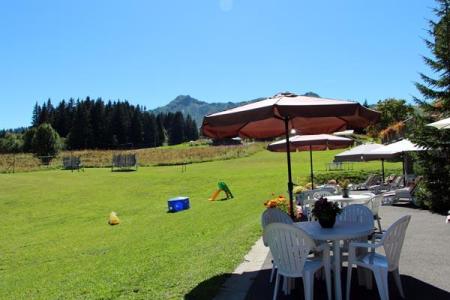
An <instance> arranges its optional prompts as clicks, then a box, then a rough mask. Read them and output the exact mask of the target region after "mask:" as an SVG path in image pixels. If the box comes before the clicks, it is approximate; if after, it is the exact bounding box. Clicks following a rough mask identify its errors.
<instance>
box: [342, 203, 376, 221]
mask: <svg viewBox="0 0 450 300" xmlns="http://www.w3.org/2000/svg"><path fill="white" fill-rule="evenodd" d="M339 223H346V224H348V223H352V224H361V225H368V226H373V214H372V211H371V210H370V209H369V208H368V207H367V206H365V205H362V204H350V205H347V206H345V207H344V208H343V209H342V211H341V213H340V214H338V215H337V216H336V224H339Z"/></svg>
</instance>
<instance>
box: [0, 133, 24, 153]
mask: <svg viewBox="0 0 450 300" xmlns="http://www.w3.org/2000/svg"><path fill="white" fill-rule="evenodd" d="M22 148H23V140H22V136H21V135H20V134H17V133H10V132H8V133H6V134H5V136H4V137H3V138H0V153H19V152H22Z"/></svg>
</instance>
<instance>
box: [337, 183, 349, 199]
mask: <svg viewBox="0 0 450 300" xmlns="http://www.w3.org/2000/svg"><path fill="white" fill-rule="evenodd" d="M349 184H350V180H348V179H344V180H342V181H341V182H340V183H339V185H340V187H341V188H342V197H344V198H349V197H350V196H349V189H348V186H349Z"/></svg>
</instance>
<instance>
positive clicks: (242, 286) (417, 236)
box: [215, 206, 450, 300]
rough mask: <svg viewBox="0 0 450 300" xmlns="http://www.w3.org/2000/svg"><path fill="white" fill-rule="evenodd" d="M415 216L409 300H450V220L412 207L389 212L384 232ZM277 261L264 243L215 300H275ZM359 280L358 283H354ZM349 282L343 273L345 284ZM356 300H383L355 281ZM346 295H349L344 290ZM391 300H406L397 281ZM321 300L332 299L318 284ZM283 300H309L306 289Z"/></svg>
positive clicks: (406, 263)
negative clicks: (273, 265)
mask: <svg viewBox="0 0 450 300" xmlns="http://www.w3.org/2000/svg"><path fill="white" fill-rule="evenodd" d="M407 214H409V215H412V218H411V222H410V224H409V227H408V230H407V234H406V239H405V243H404V246H403V250H402V256H401V260H400V273H401V275H402V282H403V287H404V290H405V294H406V298H407V299H433V300H439V299H450V224H445V217H443V216H440V215H435V214H431V213H430V212H428V211H423V210H418V209H414V208H409V207H399V206H383V207H381V209H380V215H381V217H382V226H383V228H387V227H388V226H389V225H390V224H392V223H393V222H394V221H395V220H397V219H398V218H400V217H401V216H403V215H407ZM270 270H271V259H270V257H269V256H268V251H267V248H266V247H264V245H263V244H262V241H261V239H260V240H258V242H256V244H255V245H254V246H253V247H252V249H251V251H250V252H249V253H248V254H247V255H246V257H245V261H244V262H243V263H242V264H241V265H239V267H238V268H237V269H236V270H235V271H234V272H233V274H232V276H231V277H230V278H229V279H228V280H227V281H226V283H225V284H224V286H223V287H222V289H221V290H220V292H219V294H218V295H217V297H216V298H215V299H233V300H234V299H236V300H239V299H272V296H273V284H269V276H270ZM353 278H356V277H353ZM345 282H346V268H343V273H342V284H343V286H344V285H345ZM352 283H353V285H352V292H351V295H352V299H378V292H377V289H376V288H375V285H374V289H373V290H371V291H369V290H366V289H365V288H363V287H359V286H358V285H357V283H356V280H352ZM343 290H344V289H343ZM389 290H390V297H391V299H401V297H400V295H399V294H398V291H397V289H396V287H395V284H394V282H393V279H392V278H389ZM314 298H315V299H326V293H325V284H324V283H323V282H322V281H318V280H316V281H315V288H314ZM278 299H303V287H302V284H301V281H300V283H299V284H298V287H297V288H296V289H295V290H294V291H293V292H292V294H291V295H290V296H286V295H284V294H283V293H282V292H280V293H279V294H278Z"/></svg>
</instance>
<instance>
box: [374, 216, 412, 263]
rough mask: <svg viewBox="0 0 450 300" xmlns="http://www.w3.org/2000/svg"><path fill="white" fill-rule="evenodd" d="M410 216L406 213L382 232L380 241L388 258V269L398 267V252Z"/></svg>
mask: <svg viewBox="0 0 450 300" xmlns="http://www.w3.org/2000/svg"><path fill="white" fill-rule="evenodd" d="M410 220H411V216H410V215H407V216H404V217H402V218H400V219H399V220H397V221H396V222H395V223H394V224H392V225H391V226H389V228H388V229H387V230H386V232H385V233H384V234H383V237H382V238H381V241H380V243H382V244H383V247H384V252H385V254H386V258H387V260H388V270H389V271H393V270H395V269H397V268H398V262H399V260H400V253H401V250H402V246H403V241H404V240H405V234H406V228H408V224H409V221H410Z"/></svg>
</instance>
